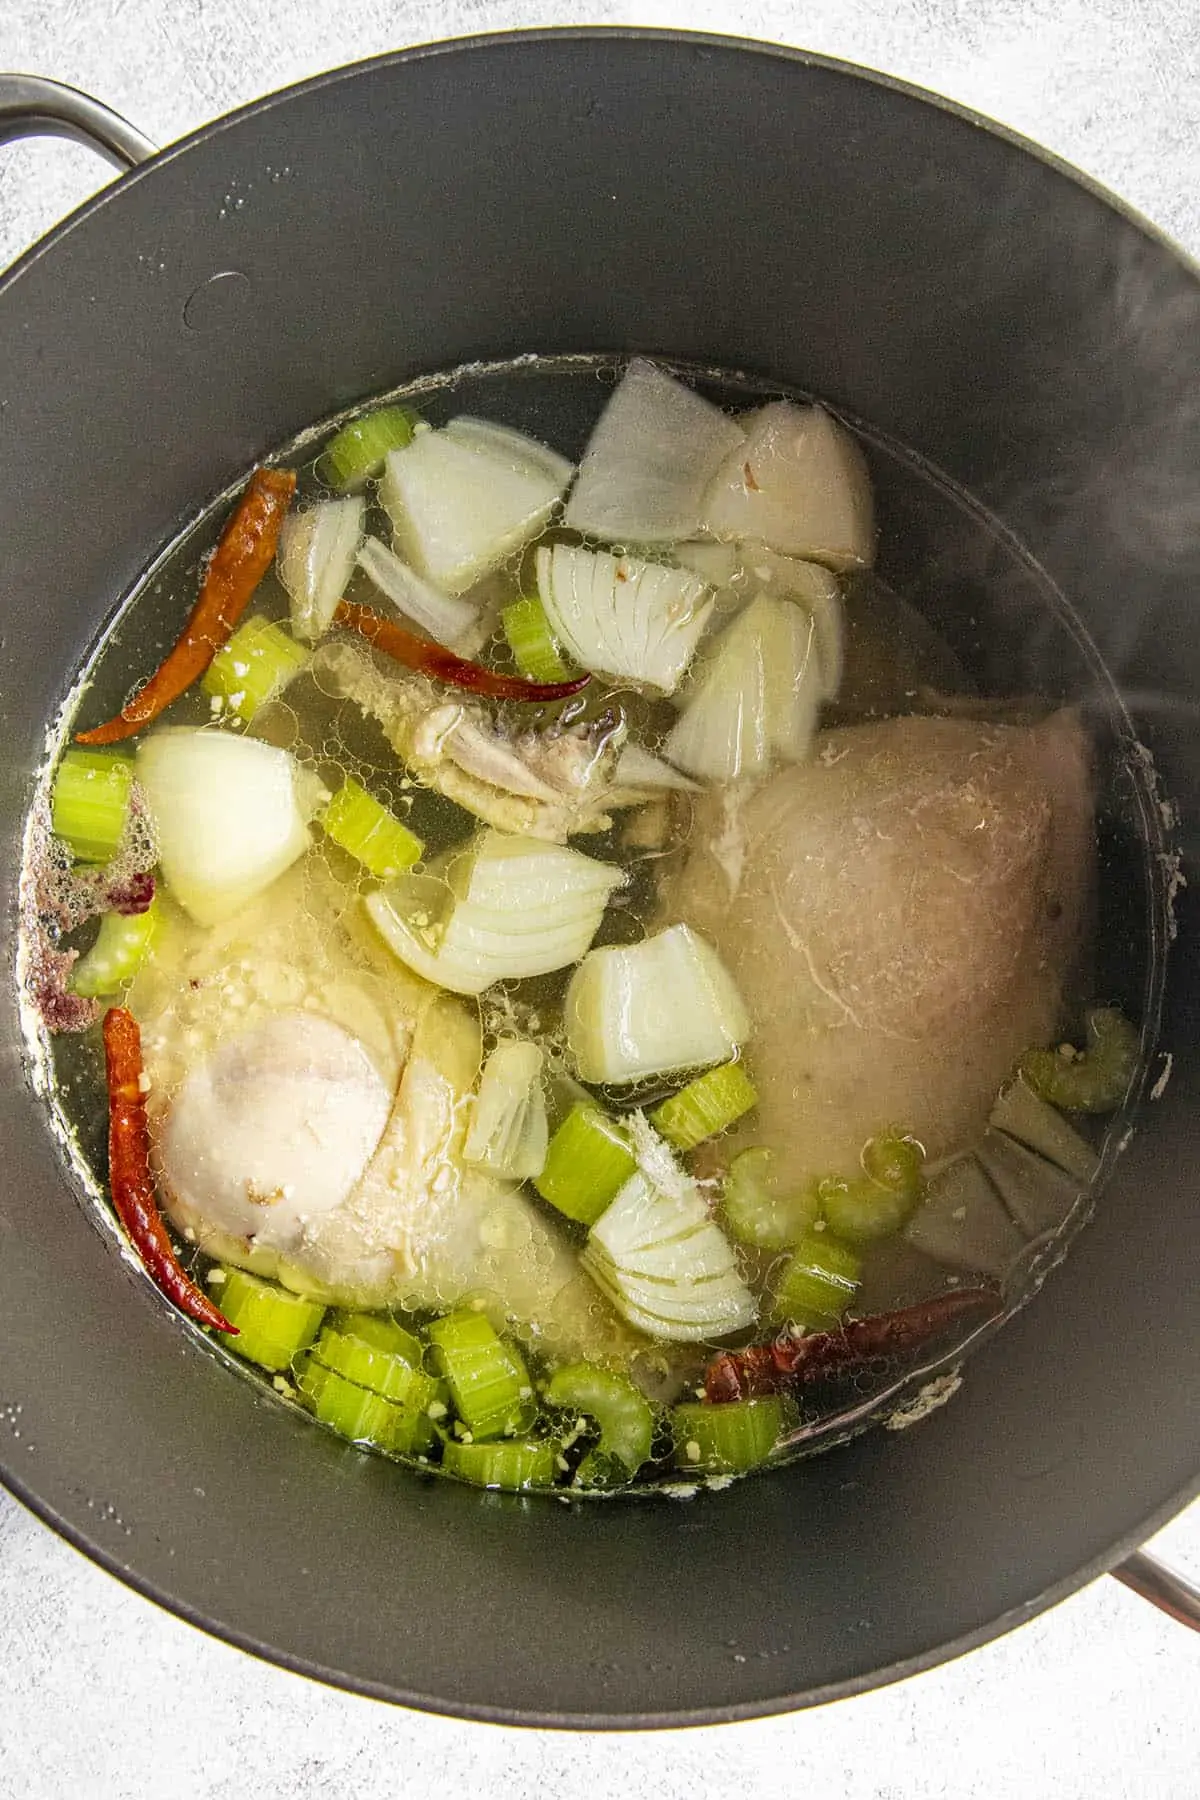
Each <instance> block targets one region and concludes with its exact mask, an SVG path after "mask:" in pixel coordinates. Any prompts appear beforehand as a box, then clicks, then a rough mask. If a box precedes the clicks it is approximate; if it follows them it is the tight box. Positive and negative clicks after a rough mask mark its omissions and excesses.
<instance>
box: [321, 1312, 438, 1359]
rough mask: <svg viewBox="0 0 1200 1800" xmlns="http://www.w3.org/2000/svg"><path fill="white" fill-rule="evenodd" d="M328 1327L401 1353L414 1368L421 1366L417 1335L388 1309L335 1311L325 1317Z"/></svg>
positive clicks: (399, 1354)
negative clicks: (374, 1311)
mask: <svg viewBox="0 0 1200 1800" xmlns="http://www.w3.org/2000/svg"><path fill="white" fill-rule="evenodd" d="M329 1328H330V1330H331V1331H336V1332H339V1333H340V1334H341V1335H342V1336H343V1337H351V1338H357V1339H358V1340H359V1341H360V1342H361V1343H364V1344H370V1345H371V1346H372V1347H373V1348H374V1349H376V1350H388V1351H390V1352H391V1354H392V1355H393V1356H401V1357H403V1358H404V1361H405V1362H407V1363H411V1364H412V1366H413V1368H414V1369H419V1368H421V1367H422V1366H423V1360H424V1356H425V1347H424V1345H423V1344H422V1343H421V1340H420V1338H419V1337H416V1336H414V1334H413V1333H412V1332H411V1331H406V1330H405V1328H404V1326H403V1325H400V1324H397V1322H396V1320H395V1319H393V1318H392V1317H391V1316H390V1314H388V1313H360V1312H340V1313H335V1314H334V1315H333V1317H332V1319H330V1321H329Z"/></svg>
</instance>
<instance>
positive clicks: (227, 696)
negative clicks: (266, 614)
mask: <svg viewBox="0 0 1200 1800" xmlns="http://www.w3.org/2000/svg"><path fill="white" fill-rule="evenodd" d="M309 656H310V652H309V651H307V650H305V649H304V648H303V646H302V645H300V644H298V643H296V641H295V639H294V638H292V637H289V636H288V633H287V632H286V631H285V630H284V629H283V627H282V626H281V625H272V624H271V622H270V620H269V619H263V618H259V617H257V616H256V617H254V618H252V619H247V620H246V622H245V624H244V625H239V626H238V628H237V630H236V631H235V632H234V634H233V636H232V637H231V638H230V640H229V642H228V643H227V644H225V645H224V646H223V647H222V648H221V649H220V650H218V651H217V654H216V655H215V656H214V657H213V659H212V661H211V663H210V664H209V665H208V668H207V670H206V671H205V675H204V679H203V681H202V682H201V683H200V685H201V687H202V688H203V690H204V692H205V693H206V694H207V695H208V696H209V698H210V699H213V700H217V701H219V702H220V703H221V709H222V711H223V713H224V714H225V715H226V716H228V715H232V716H233V717H235V718H238V719H241V720H242V721H243V723H245V724H247V725H248V724H249V723H250V721H251V720H252V719H253V718H254V716H255V714H256V713H257V712H258V711H259V710H260V708H262V707H264V706H266V704H267V702H268V701H270V700H275V699H278V697H279V695H280V694H282V692H283V690H284V688H285V687H286V686H287V684H288V682H289V681H293V680H294V679H295V677H296V676H297V675H299V673H300V671H301V670H302V669H304V668H306V667H307V665H308V661H309Z"/></svg>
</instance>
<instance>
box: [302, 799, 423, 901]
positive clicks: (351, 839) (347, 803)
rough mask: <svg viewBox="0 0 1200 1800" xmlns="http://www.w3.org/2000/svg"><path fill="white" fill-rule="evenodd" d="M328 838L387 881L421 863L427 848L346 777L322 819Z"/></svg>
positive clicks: (413, 833)
mask: <svg viewBox="0 0 1200 1800" xmlns="http://www.w3.org/2000/svg"><path fill="white" fill-rule="evenodd" d="M319 822H320V825H321V828H322V830H323V831H324V833H325V835H326V837H328V838H332V839H333V842H334V843H335V844H337V845H338V846H339V847H340V848H341V849H342V850H345V851H346V852H347V853H348V854H349V855H350V856H353V857H354V858H355V860H356V861H357V862H360V863H361V864H362V865H363V867H364V869H366V871H367V873H368V874H369V875H375V876H378V877H379V878H380V879H381V880H386V879H388V878H390V877H391V876H393V875H400V874H403V872H404V870H405V869H411V867H412V865H413V864H414V863H415V862H419V861H420V858H421V853H422V851H423V850H424V848H425V846H424V844H423V843H422V842H421V840H420V838H419V837H417V835H416V833H415V832H412V831H410V830H409V829H408V826H407V825H404V824H402V823H401V821H400V820H399V819H398V818H397V817H396V815H395V813H394V812H391V811H389V809H388V808H387V807H386V806H384V805H382V804H381V803H380V801H378V800H376V798H375V796H374V795H373V794H368V792H367V790H366V788H364V787H360V785H359V783H358V782H357V781H354V780H352V779H351V778H349V777H347V779H346V780H345V781H344V782H343V783H342V785H341V787H340V788H339V789H338V791H337V793H336V794H335V795H334V796H333V798H332V800H331V801H330V802H329V804H328V806H327V807H326V808H325V810H324V812H323V813H322V814H321V816H320V821H319Z"/></svg>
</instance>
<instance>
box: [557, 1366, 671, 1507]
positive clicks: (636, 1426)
mask: <svg viewBox="0 0 1200 1800" xmlns="http://www.w3.org/2000/svg"><path fill="white" fill-rule="evenodd" d="M546 1400H547V1402H548V1403H549V1405H551V1406H561V1407H563V1408H564V1409H565V1410H569V1411H571V1412H577V1413H586V1414H587V1415H588V1416H589V1418H592V1419H595V1421H596V1423H597V1425H598V1426H599V1427H600V1439H599V1442H598V1443H597V1444H596V1446H595V1449H593V1450H589V1451H588V1453H587V1455H586V1456H585V1457H584V1459H583V1461H582V1462H581V1463H580V1465H579V1470H578V1473H577V1475H576V1481H577V1482H578V1483H579V1485H580V1486H582V1487H593V1486H594V1487H607V1486H609V1485H610V1481H609V1479H608V1476H609V1471H610V1465H611V1463H612V1462H614V1461H615V1462H618V1463H619V1464H620V1465H621V1473H622V1474H623V1477H624V1479H626V1480H628V1479H629V1477H630V1476H632V1475H635V1474H636V1473H637V1471H638V1469H639V1468H640V1467H641V1465H642V1464H643V1463H644V1462H645V1461H646V1458H647V1457H648V1456H649V1454H650V1442H651V1439H652V1437H653V1435H654V1414H653V1413H652V1412H651V1410H650V1403H649V1401H648V1400H647V1399H646V1397H645V1395H644V1394H642V1393H640V1392H639V1391H638V1389H637V1388H635V1387H634V1385H633V1383H632V1381H630V1380H629V1378H628V1377H627V1376H625V1375H618V1374H616V1373H615V1371H614V1370H612V1369H604V1368H601V1367H600V1366H599V1365H598V1364H597V1363H589V1362H577V1363H567V1364H565V1365H564V1366H563V1367H562V1368H559V1369H555V1371H554V1373H553V1375H552V1376H551V1377H550V1380H549V1381H548V1383H547V1384H546Z"/></svg>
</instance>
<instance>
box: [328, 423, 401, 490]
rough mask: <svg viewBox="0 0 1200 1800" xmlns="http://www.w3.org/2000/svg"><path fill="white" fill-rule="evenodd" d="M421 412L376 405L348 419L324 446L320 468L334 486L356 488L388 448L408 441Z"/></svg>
mask: <svg viewBox="0 0 1200 1800" xmlns="http://www.w3.org/2000/svg"><path fill="white" fill-rule="evenodd" d="M420 422H421V415H420V414H419V413H415V412H413V411H412V409H411V407H407V406H377V407H376V408H375V409H374V411H372V412H367V413H363V414H361V416H360V417H359V418H357V419H351V420H350V422H349V423H348V424H346V425H343V426H342V428H341V430H340V431H338V432H336V433H335V434H334V436H333V437H331V438H330V440H329V442H328V443H327V444H326V446H325V451H324V454H323V456H322V457H321V464H320V470H321V474H322V475H323V476H324V478H325V480H326V481H328V482H329V483H330V484H331V485H332V486H333V487H336V488H358V487H361V486H362V485H363V483H364V482H365V481H368V480H370V478H371V476H373V475H378V474H379V472H380V470H381V469H382V468H383V459H384V457H385V456H386V455H387V453H388V451H389V450H402V449H403V448H404V446H405V445H406V444H411V443H412V440H413V431H414V429H415V427H416V426H417V425H419V424H420Z"/></svg>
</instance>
